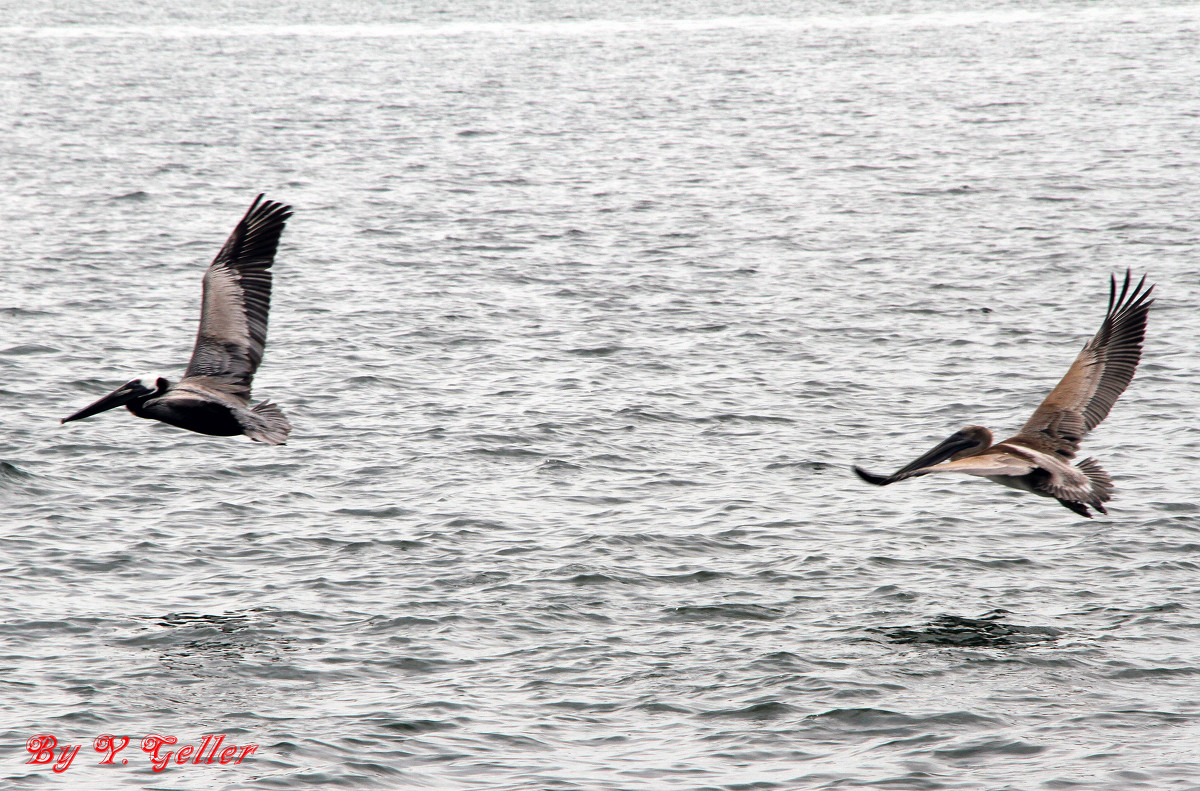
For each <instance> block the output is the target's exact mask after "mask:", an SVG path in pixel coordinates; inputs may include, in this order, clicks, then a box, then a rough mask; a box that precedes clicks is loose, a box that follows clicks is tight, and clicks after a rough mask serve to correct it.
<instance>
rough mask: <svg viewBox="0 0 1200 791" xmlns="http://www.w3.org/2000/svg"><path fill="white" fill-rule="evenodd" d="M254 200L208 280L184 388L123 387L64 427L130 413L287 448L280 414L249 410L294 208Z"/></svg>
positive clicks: (144, 383) (149, 383)
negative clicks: (278, 258) (274, 276)
mask: <svg viewBox="0 0 1200 791" xmlns="http://www.w3.org/2000/svg"><path fill="white" fill-rule="evenodd" d="M262 198H263V196H262V195H259V196H258V197H257V198H255V199H254V203H252V204H251V205H250V209H249V210H248V211H247V212H246V216H245V217H243V218H242V221H241V222H239V223H238V224H237V227H236V228H234V229H233V233H232V234H231V235H230V236H229V240H228V241H227V242H225V246H224V247H222V248H221V252H220V253H218V254H217V257H216V258H215V259H213V262H212V264H210V265H209V267H208V271H207V272H205V273H204V298H203V301H202V303H201V306H200V330H199V332H198V333H197V334H196V348H195V349H194V350H193V351H192V360H191V362H189V363H188V367H187V371H185V372H184V374H183V378H182V379H180V380H179V382H177V383H175V384H172V383H171V382H169V381H167V380H166V379H164V378H163V377H161V376H151V377H143V378H141V379H134V380H133V381H130V382H126V383H125V384H123V385H121V386H120V387H118V388H117V389H116V390H114V391H112V392H111V393H109V394H108V395H106V396H104V398H101V399H100V400H99V401H97V402H95V403H94V404H91V405H89V406H86V407H84V408H83V409H81V410H79V411H78V412H76V413H75V414H73V415H71V416H70V417H65V418H63V419H62V421H61V422H63V423H66V422H68V421H71V420H82V419H83V418H85V417H90V416H92V415H95V414H98V413H100V412H103V411H105V410H106V409H113V408H114V407H119V406H122V405H124V406H126V407H127V408H128V409H129V411H130V412H132V413H133V414H135V415H137V416H138V417H144V418H149V419H152V420H161V421H162V422H163V423H169V424H170V425H172V426H178V427H179V428H185V429H188V430H189V431H196V432H199V433H201V434H211V435H213V436H218V437H232V436H236V435H238V434H245V435H246V436H248V437H249V438H250V439H252V440H257V441H259V442H267V443H269V444H271V445H282V444H283V443H284V442H285V441H286V440H287V436H288V432H289V431H291V430H292V426H291V424H290V423H288V420H287V418H286V417H284V416H283V412H282V411H280V409H279V407H277V406H275V405H274V404H272V403H270V402H269V401H263V402H262V403H260V404H257V405H256V406H253V407H252V406H250V381H251V379H253V378H254V372H255V370H257V368H258V364H259V363H260V362H262V356H263V347H264V346H266V343H267V311H268V310H270V307H271V265H272V264H273V263H275V248H276V247H278V245H279V235H280V234H281V233H283V226H284V223H286V222H287V219H288V218H289V217H291V216H292V207H291V206H284V205H283V204H282V203H276V202H275V201H264V200H263V199H262Z"/></svg>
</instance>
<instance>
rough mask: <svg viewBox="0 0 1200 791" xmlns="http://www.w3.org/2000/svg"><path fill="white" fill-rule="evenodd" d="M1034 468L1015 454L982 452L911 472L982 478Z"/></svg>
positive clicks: (1033, 465)
mask: <svg viewBox="0 0 1200 791" xmlns="http://www.w3.org/2000/svg"><path fill="white" fill-rule="evenodd" d="M1036 466H1037V465H1036V464H1035V463H1034V462H1032V461H1030V460H1029V459H1025V458H1022V457H1020V456H1018V455H1016V454H1015V453H1006V452H1005V451H1003V450H1000V451H994V452H989V451H984V452H983V453H981V454H979V455H978V456H967V457H966V458H964V459H956V460H954V461H947V462H944V463H942V464H937V465H934V466H933V467H926V468H925V469H923V470H916V471H915V472H913V476H917V475H934V474H937V473H943V472H960V473H963V474H964V475H980V476H984V477H986V476H989V475H1026V474H1027V473H1029V472H1032V471H1033V468H1034V467H1036Z"/></svg>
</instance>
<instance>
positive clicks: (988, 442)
mask: <svg viewBox="0 0 1200 791" xmlns="http://www.w3.org/2000/svg"><path fill="white" fill-rule="evenodd" d="M991 446H992V432H991V431H988V430H987V429H986V428H984V427H983V426H967V427H966V428H960V429H959V430H958V431H956V432H954V433H953V434H951V435H950V436H949V437H946V439H944V440H942V441H941V442H940V443H939V444H938V445H937V447H935V448H933V449H932V450H930V451H929V452H928V453H926V454H924V455H923V456H921V457H920V458H918V459H917V460H916V461H914V462H912V463H911V464H907V465H905V466H903V467H901V468H900V469H898V470H896V472H894V473H892V474H891V475H886V476H885V475H875V474H873V473H869V472H867V471H866V470H864V469H861V468H859V467H855V468H854V471H855V472H856V473H857V474H858V477H860V478H862V479H863V480H864V481H866V482H867V483H873V484H875V485H876V486H887V485H888V484H889V483H894V482H896V481H899V480H902V479H904V478H909V477H912V474H913V473H915V472H916V471H917V470H921V469H924V468H926V467H932V466H933V465H935V464H941V463H942V462H944V461H954V460H955V459H962V458H965V457H967V456H975V455H977V454H979V453H983V452H984V451H985V450H987V449H988V448H990V447H991Z"/></svg>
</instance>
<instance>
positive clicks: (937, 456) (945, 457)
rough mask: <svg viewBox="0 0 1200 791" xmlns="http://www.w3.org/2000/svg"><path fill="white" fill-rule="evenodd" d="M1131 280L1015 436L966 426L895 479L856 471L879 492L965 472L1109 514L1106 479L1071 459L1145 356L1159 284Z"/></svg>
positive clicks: (1091, 465) (1094, 466)
mask: <svg viewBox="0 0 1200 791" xmlns="http://www.w3.org/2000/svg"><path fill="white" fill-rule="evenodd" d="M1129 280H1130V275H1129V271H1128V270H1126V272H1125V284H1124V285H1123V286H1122V287H1121V293H1120V295H1119V296H1118V295H1117V279H1116V277H1115V276H1113V277H1112V280H1111V282H1110V284H1109V293H1108V313H1107V314H1106V315H1105V316H1104V322H1103V323H1102V324H1101V325H1100V330H1099V332H1097V333H1096V335H1095V337H1093V338H1092V339H1091V340H1090V341H1088V342H1087V344H1086V345H1085V346H1084V347H1083V351H1081V352H1080V353H1079V356H1078V357H1076V358H1075V362H1074V363H1073V364H1072V365H1071V368H1070V370H1068V371H1067V375H1066V376H1064V377H1063V378H1062V381H1060V382H1059V383H1058V386H1057V387H1055V388H1054V389H1053V390H1051V391H1050V395H1048V396H1047V397H1046V400H1045V401H1043V402H1042V405H1041V406H1039V407H1038V408H1037V410H1036V411H1035V412H1034V413H1033V417H1031V418H1029V421H1028V422H1027V423H1026V424H1025V425H1024V426H1022V427H1021V430H1020V432H1019V433H1017V435H1016V436H1014V437H1010V438H1008V439H1006V440H1004V441H1003V442H997V443H996V444H995V445H993V444H992V432H991V431H988V430H987V429H986V428H984V427H983V426H967V427H966V428H964V429H960V430H958V431H956V432H954V433H953V434H951V435H950V437H949V438H947V439H946V440H945V441H944V442H942V443H941V444H940V445H938V446H937V447H936V448H934V449H933V450H931V451H929V452H928V453H926V454H925V455H924V456H922V457H921V458H919V459H917V460H916V461H914V462H913V463H912V464H909V465H907V466H905V467H902V468H900V469H899V470H897V471H896V472H895V473H893V474H892V475H887V476H883V475H874V474H872V473H869V472H867V471H866V470H864V469H862V468H861V467H855V468H854V472H856V473H857V474H858V477H860V478H862V479H863V480H864V481H866V482H867V483H872V484H875V485H876V486H887V485H888V484H889V483H895V482H896V481H902V480H904V479H905V478H916V477H917V476H920V475H932V474H935V473H943V472H960V473H965V474H967V475H978V476H981V477H984V478H987V479H988V480H989V481H994V482H996V483H999V484H1002V485H1004V486H1011V487H1012V488H1014V489H1020V490H1022V491H1026V492H1032V493H1033V494H1037V495H1041V496H1042V497H1053V498H1054V499H1056V500H1058V501H1059V502H1060V503H1062V504H1063V505H1064V506H1066V507H1067V508H1070V509H1071V510H1072V511H1074V512H1075V513H1077V514H1079V515H1080V516H1086V517H1088V518H1089V519H1090V518H1091V516H1092V515H1091V513H1090V512H1089V511H1088V506H1091V507H1092V508H1095V509H1096V510H1097V511H1099V512H1100V513H1102V514H1107V513H1108V511H1106V510H1105V509H1104V503H1106V502H1108V501H1109V500H1110V499H1112V491H1113V486H1112V479H1111V478H1109V477H1108V473H1106V472H1105V471H1104V470H1102V469H1101V468H1100V465H1099V464H1098V463H1097V462H1096V460H1095V459H1092V458H1088V459H1084V460H1083V461H1081V462H1079V463H1078V464H1076V465H1075V466H1074V467H1072V466H1071V465H1070V464H1069V463H1068V462H1067V460H1068V459H1072V458H1074V457H1075V453H1076V451H1078V450H1079V443H1080V442H1081V441H1082V440H1083V436H1084V435H1085V434H1087V433H1088V432H1089V431H1091V430H1092V429H1094V428H1095V427H1096V426H1097V425H1099V424H1100V421H1102V420H1104V418H1105V417H1106V416H1107V415H1108V411H1109V410H1110V409H1112V405H1113V403H1114V402H1116V400H1117V398H1118V397H1119V396H1120V395H1121V393H1123V392H1125V388H1126V387H1128V386H1129V382H1130V380H1132V379H1133V372H1134V371H1135V370H1137V365H1138V361H1139V360H1140V359H1141V357H1142V339H1143V338H1144V337H1145V335H1146V316H1147V314H1148V313H1149V312H1150V306H1151V305H1152V304H1153V303H1154V300H1152V299H1150V292H1152V291H1153V290H1154V286H1153V285H1152V286H1150V287H1149V288H1147V289H1146V290H1144V291H1143V290H1142V286H1143V285H1144V284H1145V282H1146V278H1145V277H1144V276H1143V277H1142V279H1141V280H1140V281H1138V284H1137V286H1135V287H1134V288H1133V290H1132V291H1130V289H1129Z"/></svg>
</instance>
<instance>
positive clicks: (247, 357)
mask: <svg viewBox="0 0 1200 791" xmlns="http://www.w3.org/2000/svg"><path fill="white" fill-rule="evenodd" d="M262 198H263V196H262V195H259V196H258V197H257V198H255V199H254V203H252V204H251V205H250V209H249V211H247V212H246V216H245V217H243V218H242V220H241V222H239V223H238V224H237V227H236V228H234V229H233V233H232V234H231V235H230V236H229V240H228V241H227V242H225V246H224V247H222V248H221V252H220V253H218V254H217V257H216V258H215V259H213V262H212V264H210V265H209V267H208V271H207V272H206V273H205V274H204V300H203V304H202V305H201V307H200V330H199V332H198V333H197V334H196V348H195V349H194V350H193V351H192V360H191V362H190V363H188V367H187V372H186V373H185V374H184V378H185V379H187V378H190V377H204V383H205V384H206V385H207V386H209V387H214V388H216V389H219V390H221V391H223V392H226V393H228V394H229V395H232V396H234V397H236V398H238V399H241V400H242V401H244V402H249V400H250V383H251V381H252V380H253V378H254V372H255V370H257V369H258V365H259V363H261V362H262V357H263V348H264V347H265V346H266V344H267V313H268V311H269V310H270V309H271V265H272V264H274V263H275V249H276V248H277V247H278V246H279V235H280V234H281V233H283V226H284V224H285V223H286V222H287V219H288V218H289V217H291V216H292V207H291V206H285V205H283V204H282V203H277V202H275V201H264V200H263V199H262Z"/></svg>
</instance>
